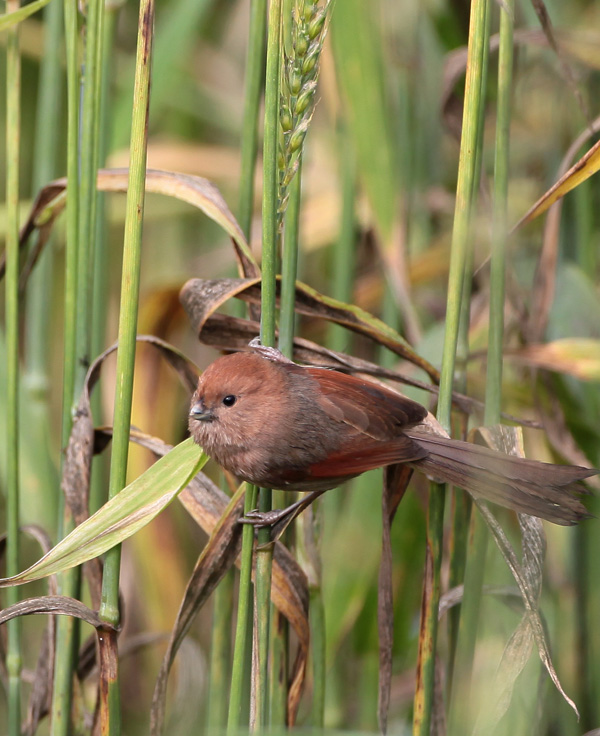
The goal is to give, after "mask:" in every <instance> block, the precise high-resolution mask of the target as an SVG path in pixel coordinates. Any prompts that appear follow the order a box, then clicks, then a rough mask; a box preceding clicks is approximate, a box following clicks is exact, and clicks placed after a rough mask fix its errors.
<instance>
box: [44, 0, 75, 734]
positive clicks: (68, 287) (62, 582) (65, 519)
mask: <svg viewBox="0 0 600 736" xmlns="http://www.w3.org/2000/svg"><path fill="white" fill-rule="evenodd" d="M77 13H78V10H77V2H76V0H64V22H65V48H66V60H67V192H66V193H67V212H66V245H65V280H64V288H65V300H64V311H65V316H64V347H63V356H64V357H63V395H62V430H61V447H62V448H63V449H64V448H66V446H67V443H68V441H69V435H70V434H71V426H72V410H73V398H74V393H75V371H76V361H75V344H76V314H77V308H76V304H77V254H78V248H77V242H78V230H79V57H78V49H79V35H78V33H79V32H78V27H77ZM72 529H73V520H72V518H71V514H70V512H69V510H68V509H66V508H65V499H64V496H63V495H62V493H60V492H59V498H58V538H59V539H61V538H62V537H64V536H66V535H67V534H68V533H69V532H70V531H71V530H72ZM79 580H80V571H79V570H78V569H73V570H69V571H67V572H66V573H64V574H63V575H60V576H59V578H58V587H59V592H60V593H61V594H62V595H67V596H69V597H76V596H77V591H78V589H79ZM78 630H79V627H78V622H77V621H76V619H74V618H70V617H66V616H64V617H63V616H59V619H58V621H57V622H56V654H55V660H54V688H53V692H52V706H51V722H52V732H53V736H67V735H68V734H69V732H70V730H71V688H72V684H73V671H74V668H75V659H76V650H77V632H78Z"/></svg>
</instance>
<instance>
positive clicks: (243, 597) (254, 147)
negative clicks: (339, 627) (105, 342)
mask: <svg viewBox="0 0 600 736" xmlns="http://www.w3.org/2000/svg"><path fill="white" fill-rule="evenodd" d="M266 18H267V4H266V0H252V3H251V6H250V28H249V38H248V52H247V55H246V91H245V98H244V123H243V126H242V142H241V147H242V171H241V179H240V204H239V216H238V220H239V223H240V227H241V228H242V230H243V232H244V235H245V236H246V238H247V239H248V240H249V239H250V230H251V225H252V210H253V202H254V169H255V165H256V156H257V151H258V111H259V109H260V98H261V91H262V88H263V84H264V77H263V71H264V65H265V64H264V58H265V38H266ZM257 497H258V489H257V488H256V486H248V488H247V491H246V498H245V500H244V514H248V513H249V512H250V511H253V510H254V509H255V508H256V504H257ZM253 548H254V529H253V528H252V527H251V526H249V525H245V526H244V529H243V530H242V552H241V562H240V582H239V590H238V613H237V621H236V630H235V639H234V649H233V662H232V669H231V689H230V693H229V710H228V714H227V734H228V736H233V735H234V734H237V732H238V729H239V727H240V722H241V708H242V699H243V694H244V675H245V672H246V652H247V643H248V628H249V627H248V624H249V622H250V621H251V620H252V595H251V593H252V559H253Z"/></svg>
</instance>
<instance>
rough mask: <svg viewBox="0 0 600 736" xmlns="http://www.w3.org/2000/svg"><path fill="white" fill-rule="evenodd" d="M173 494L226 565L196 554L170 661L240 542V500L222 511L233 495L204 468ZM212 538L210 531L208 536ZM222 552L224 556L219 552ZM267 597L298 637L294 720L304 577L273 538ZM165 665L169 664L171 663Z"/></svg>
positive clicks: (155, 443)
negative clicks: (196, 558)
mask: <svg viewBox="0 0 600 736" xmlns="http://www.w3.org/2000/svg"><path fill="white" fill-rule="evenodd" d="M131 439H132V441H134V442H137V443H139V444H141V445H142V446H144V447H146V448H148V449H150V450H151V451H152V452H154V453H155V454H157V455H159V456H162V455H164V454H166V453H167V452H168V450H169V449H170V448H169V446H168V445H166V444H165V443H163V442H162V441H161V440H158V439H157V438H153V437H148V436H147V435H143V434H142V433H139V432H132V434H131ZM178 498H179V501H180V502H181V503H182V504H183V505H184V507H185V508H186V510H187V511H188V512H189V513H190V515H191V516H192V518H194V519H195V521H196V522H197V523H198V524H199V526H200V527H201V528H202V529H203V530H204V531H205V532H206V533H207V534H210V535H215V533H216V531H215V530H217V536H216V537H215V540H216V541H215V542H214V545H215V546H216V548H217V549H218V548H219V545H221V544H225V546H226V549H227V559H226V560H225V564H222V563H221V562H220V561H219V559H218V553H217V552H214V553H212V554H209V553H206V555H208V557H207V558H206V557H205V559H207V560H208V562H205V569H201V568H202V566H201V565H200V562H201V560H202V559H203V555H205V553H204V552H203V555H201V557H200V559H199V560H198V563H197V566H196V568H195V570H194V573H193V575H192V578H191V579H190V582H189V583H188V588H189V586H190V585H193V591H191V592H190V593H189V597H188V590H187V589H186V598H188V600H185V599H184V601H185V610H184V603H182V608H181V609H180V614H179V615H178V622H177V623H176V625H175V627H174V629H173V632H172V635H171V641H172V642H174V643H173V646H170V651H168V653H167V655H168V657H167V655H165V660H164V662H166V661H167V659H170V660H171V661H172V659H173V658H174V656H175V654H176V648H177V643H178V642H179V641H180V640H181V636H182V634H181V631H182V630H183V628H182V627H183V626H189V622H190V621H191V618H192V616H193V615H195V613H197V610H198V608H195V604H194V600H193V598H194V596H197V601H198V602H199V605H198V607H199V606H200V605H201V604H202V603H203V602H204V601H205V600H206V597H207V596H208V594H209V593H210V590H212V589H214V587H215V586H216V585H217V584H218V582H219V580H218V579H217V578H219V579H220V577H221V576H222V575H224V574H225V572H226V571H227V569H229V567H230V566H231V564H232V562H235V563H236V564H238V560H237V555H233V549H234V547H236V548H237V545H238V541H239V540H238V534H239V533H240V531H241V525H240V524H238V523H237V519H238V518H239V510H240V509H241V506H239V503H241V501H238V500H237V496H236V503H235V504H234V505H233V506H231V507H230V508H229V511H228V512H227V514H226V515H225V513H226V509H227V507H228V504H232V503H233V501H232V499H230V498H229V497H228V496H226V495H225V494H224V493H223V492H222V491H221V490H220V489H219V488H218V487H217V486H216V485H215V484H214V483H212V482H211V481H210V480H209V479H208V478H206V476H204V474H203V473H199V474H198V475H197V476H196V478H194V480H193V481H192V483H190V485H189V486H188V487H187V488H186V489H185V490H184V491H182V492H181V493H180V494H179V496H178ZM224 515H225V516H224ZM212 538H213V536H211V539H212ZM221 554H222V555H224V553H223V552H222V553H221ZM232 558H233V559H232ZM201 579H203V580H206V581H207V582H206V586H205V587H202V585H201V584H200V582H198V581H200V580H201ZM210 586H211V587H210ZM271 600H272V601H273V604H274V605H275V606H276V608H277V609H278V610H279V611H281V613H283V615H284V616H285V617H286V618H287V619H288V621H289V622H290V625H291V627H292V629H293V630H294V633H295V635H296V637H297V639H298V653H297V655H296V661H295V662H294V665H293V668H292V676H291V683H290V689H289V693H288V721H289V722H290V723H294V721H295V718H296V713H297V711H298V706H299V702H300V695H301V693H302V688H303V685H304V677H305V671H306V661H307V658H308V644H309V638H310V630H309V626H308V582H307V580H306V576H305V575H304V573H303V572H302V569H301V568H300V566H299V565H298V563H297V562H296V560H295V559H294V558H293V556H292V555H291V554H290V552H289V551H288V550H287V549H286V548H285V547H284V546H283V545H282V544H280V543H276V544H275V548H274V557H273V576H272V582H271ZM164 662H163V665H164ZM168 666H170V663H169V665H168ZM168 666H167V667H166V669H167V672H166V674H168ZM161 672H162V669H161ZM166 674H165V675H162V676H161V682H160V683H159V682H158V681H157V685H156V689H155V697H154V699H153V703H154V705H153V717H152V718H153V733H160V726H161V724H162V720H163V716H164V686H165V684H166V680H165V681H163V679H162V678H166Z"/></svg>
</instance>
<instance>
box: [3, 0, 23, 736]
mask: <svg viewBox="0 0 600 736" xmlns="http://www.w3.org/2000/svg"><path fill="white" fill-rule="evenodd" d="M6 8H7V11H8V12H9V13H10V12H13V11H16V10H18V8H19V0H7V3H6ZM6 36H7V38H6V288H5V294H4V299H5V320H6V391H7V397H6V427H7V437H8V445H7V448H6V528H7V535H8V536H7V547H6V569H7V574H8V575H14V574H15V573H16V572H17V571H18V569H19V400H18V397H19V157H20V147H21V132H20V128H21V101H20V97H21V58H20V50H19V28H18V26H17V27H15V28H11V29H10V30H8V31H7V33H6ZM6 598H7V601H6V602H7V604H8V605H9V606H12V605H14V604H15V603H17V602H18V600H19V594H18V592H17V591H16V590H11V591H10V592H8V593H7V596H6ZM7 625H8V642H7V645H6V646H7V649H6V669H7V674H8V724H7V728H8V731H7V733H8V734H9V736H19V734H20V732H21V666H22V657H21V624H20V621H19V620H18V619H13V620H12V621H9V622H8V624H7Z"/></svg>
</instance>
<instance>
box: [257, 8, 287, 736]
mask: <svg viewBox="0 0 600 736" xmlns="http://www.w3.org/2000/svg"><path fill="white" fill-rule="evenodd" d="M280 47H281V0H271V1H270V4H269V24H268V34H267V65H266V76H265V123H264V146H263V209H262V215H263V233H262V285H261V289H262V291H261V315H260V339H261V342H262V344H263V345H274V344H275V309H276V278H275V277H276V273H277V206H278V200H277V194H278V179H277V141H278V125H279V63H280V55H281V48H280ZM271 507H272V493H271V491H270V490H269V489H266V488H261V489H260V492H259V498H258V508H259V510H260V511H263V512H264V511H269V510H270V509H271ZM269 541H270V531H269V529H268V528H267V529H259V531H258V543H259V547H260V549H259V550H257V553H256V575H255V589H256V590H255V595H256V606H255V611H256V617H255V626H256V627H257V634H256V640H257V642H258V672H257V674H256V683H255V691H254V697H255V713H256V718H255V722H254V724H253V727H254V728H255V729H256V728H261V727H263V726H265V725H266V723H267V714H268V702H267V701H268V661H269V628H270V614H271V569H272V565H273V548H272V546H271V545H270V544H269Z"/></svg>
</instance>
